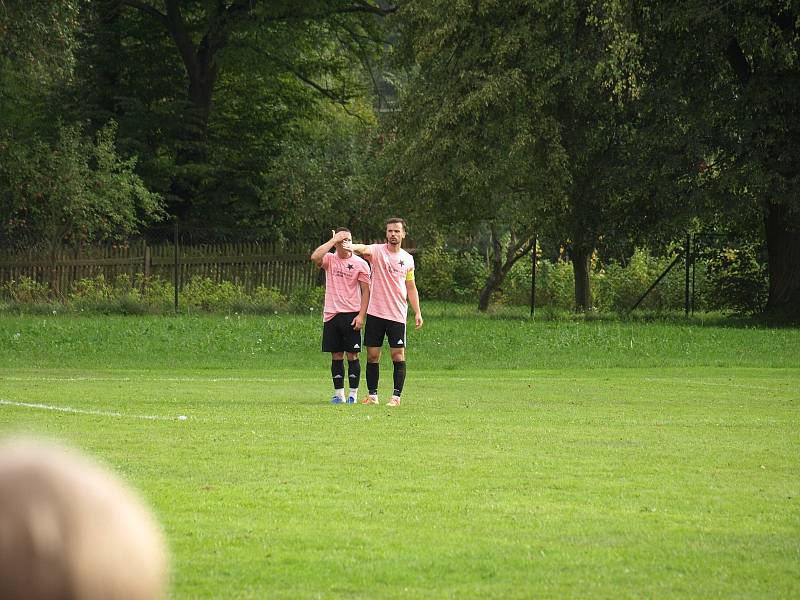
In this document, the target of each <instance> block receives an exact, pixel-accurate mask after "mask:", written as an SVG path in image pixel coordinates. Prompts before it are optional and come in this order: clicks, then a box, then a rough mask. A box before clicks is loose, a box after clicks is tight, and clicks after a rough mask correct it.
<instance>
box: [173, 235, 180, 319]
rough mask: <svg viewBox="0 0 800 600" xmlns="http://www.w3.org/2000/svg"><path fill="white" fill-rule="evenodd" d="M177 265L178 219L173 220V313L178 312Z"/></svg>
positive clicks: (178, 282)
mask: <svg viewBox="0 0 800 600" xmlns="http://www.w3.org/2000/svg"><path fill="white" fill-rule="evenodd" d="M179 268H180V267H179V265H178V220H177V219H176V220H175V270H174V273H173V280H174V281H173V283H174V286H175V314H177V313H178V287H179V286H180V270H179Z"/></svg>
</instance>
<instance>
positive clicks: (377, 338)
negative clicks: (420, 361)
mask: <svg viewBox="0 0 800 600" xmlns="http://www.w3.org/2000/svg"><path fill="white" fill-rule="evenodd" d="M405 237H406V222H405V221H404V220H403V219H401V218H399V217H392V218H391V219H387V221H386V243H385V244H371V245H364V244H353V245H352V249H353V251H354V252H355V253H356V254H358V255H360V256H363V257H364V258H366V259H367V260H368V261H369V262H370V265H371V266H372V286H371V289H370V299H369V307H368V308H367V324H366V326H365V327H364V345H365V346H366V347H367V390H368V392H369V395H368V396H367V397H366V398H365V399H364V401H363V402H364V404H378V379H379V378H380V365H379V361H380V358H381V347H382V346H383V339H384V337H387V338H388V339H389V350H390V352H391V353H392V365H393V367H394V391H393V392H392V397H391V399H390V400H389V402H387V405H388V406H399V405H400V394H402V393H403V385H404V383H405V380H406V318H407V315H408V304H409V303H411V308H413V309H414V321H415V325H416V328H417V329H419V328H420V327H422V323H423V321H422V311H421V310H420V307H419V292H417V284H416V283H415V282H414V257H413V256H411V255H410V254H409V253H408V252H406V251H405V250H403V249H402V248H401V244H402V242H403V238H405Z"/></svg>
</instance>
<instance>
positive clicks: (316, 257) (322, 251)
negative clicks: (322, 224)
mask: <svg viewBox="0 0 800 600" xmlns="http://www.w3.org/2000/svg"><path fill="white" fill-rule="evenodd" d="M349 237H350V232H348V231H340V232H339V233H336V232H334V231H333V230H332V229H331V239H329V240H328V241H327V242H324V243H323V244H321V245H320V246H319V247H318V248H317V249H316V250H314V251H313V252H312V253H311V256H309V259H311V262H313V263H314V264H315V265H317V266H318V267H321V266H322V258H323V257H324V256H325V255H326V254H327V253H328V251H329V250H330V249H331V248H333V247H334V246H336V244H338V243H339V242H341V241H342V240H344V239H347V238H349Z"/></svg>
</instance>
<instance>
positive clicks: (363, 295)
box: [310, 227, 369, 404]
mask: <svg viewBox="0 0 800 600" xmlns="http://www.w3.org/2000/svg"><path fill="white" fill-rule="evenodd" d="M352 243H353V240H352V236H351V235H350V230H348V229H347V228H345V227H339V228H338V229H337V230H336V231H331V239H330V240H328V241H327V242H325V243H324V244H322V245H321V246H320V247H319V248H317V249H316V250H314V252H312V253H311V257H310V258H311V260H312V261H313V262H314V264H316V265H317V266H318V267H320V268H322V269H324V270H325V308H324V310H323V313H322V320H323V326H322V351H323V352H330V353H331V377H332V378H333V390H334V395H333V398H332V399H331V403H332V404H342V403H344V402H347V403H348V404H355V403H356V402H358V384H359V380H360V378H361V363H360V362H359V360H358V353H359V352H360V351H361V327H362V325H363V324H364V317H365V315H366V312H367V305H368V304H369V265H368V264H367V262H366V261H365V260H364V259H363V258H360V257H358V256H355V255H353V250H352ZM331 248H336V252H334V253H331V252H329V250H330V249H331ZM345 353H347V375H348V379H349V383H350V393H349V394H348V395H347V397H345V393H344V383H345V381H344V355H345Z"/></svg>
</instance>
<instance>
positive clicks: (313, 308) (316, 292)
mask: <svg viewBox="0 0 800 600" xmlns="http://www.w3.org/2000/svg"><path fill="white" fill-rule="evenodd" d="M324 306H325V288H324V287H323V286H309V287H301V288H297V289H295V290H294V291H292V293H291V294H289V310H290V311H291V312H293V313H297V314H315V315H320V314H322V309H323V308H324Z"/></svg>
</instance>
